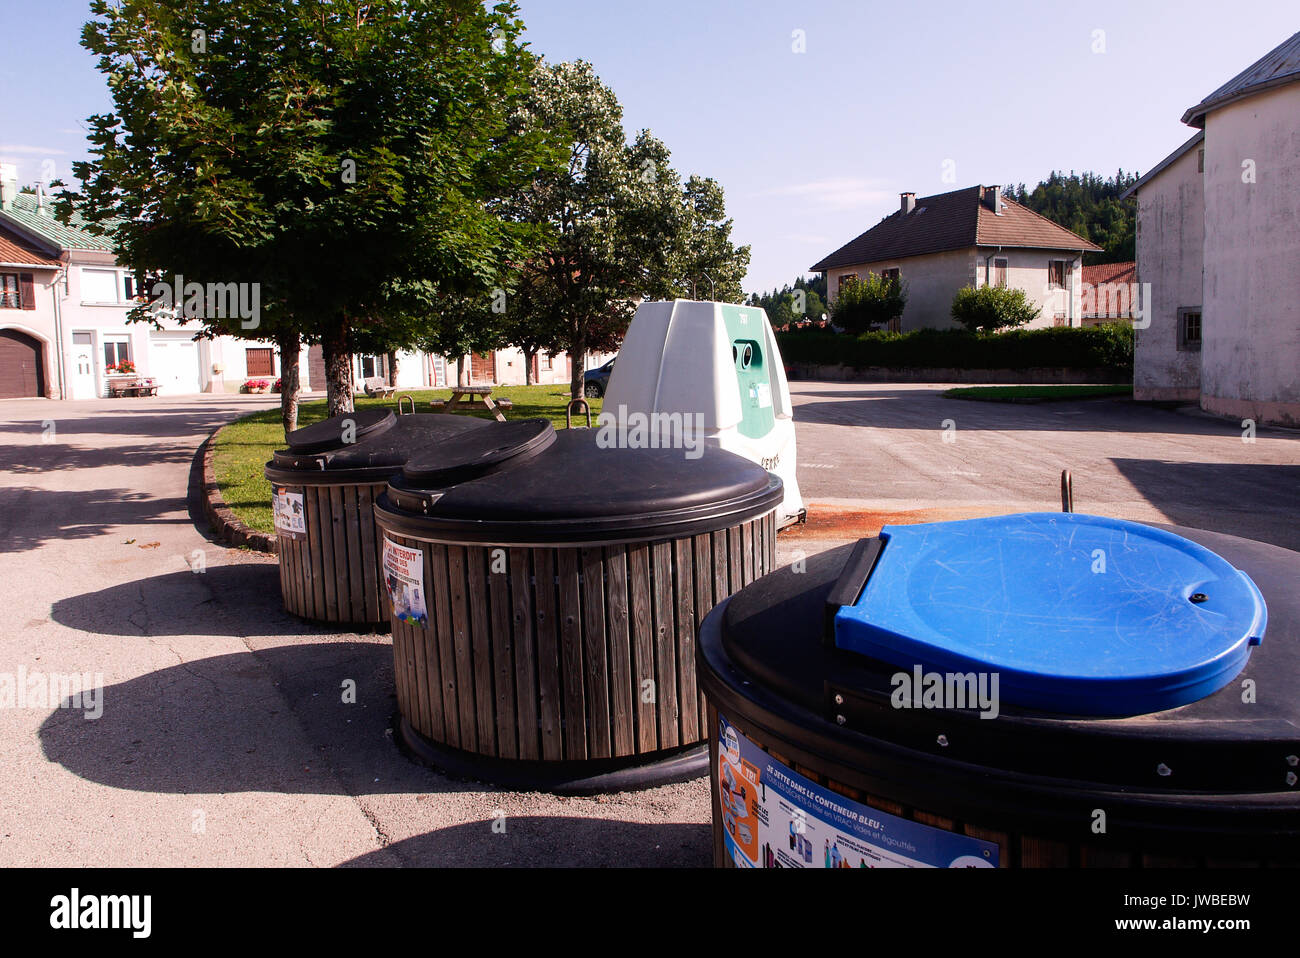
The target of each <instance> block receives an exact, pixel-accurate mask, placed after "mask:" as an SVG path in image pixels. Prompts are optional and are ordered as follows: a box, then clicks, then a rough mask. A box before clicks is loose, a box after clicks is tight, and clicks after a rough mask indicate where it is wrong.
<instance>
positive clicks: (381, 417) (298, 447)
mask: <svg viewBox="0 0 1300 958" xmlns="http://www.w3.org/2000/svg"><path fill="white" fill-rule="evenodd" d="M396 422H397V417H396V416H395V415H393V411H392V410H391V409H358V410H356V411H354V412H347V413H341V414H340V415H337V416H331V417H330V418H329V419H324V420H322V421H320V422H314V423H312V424H311V425H310V426H303V427H302V428H301V429H295V430H294V431H293V432H291V433H289V436H288V443H289V450H290V451H291V452H295V453H298V454H303V453H309V452H329V451H331V450H336V449H343V448H344V447H345V446H348V445H352V444H353V443H356V442H361V441H362V440H364V439H366V438H367V437H370V436H377V435H379V434H380V433H383V432H386V431H387V430H389V429H391V428H393V424H394V423H396ZM349 423H351V426H350V427H349V425H348V424H349ZM349 428H351V430H352V435H353V439H352V440H351V441H350V442H349V441H345V439H344V434H345V433H346V432H347V431H348V429H349Z"/></svg>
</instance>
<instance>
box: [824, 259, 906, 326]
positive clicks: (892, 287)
mask: <svg viewBox="0 0 1300 958" xmlns="http://www.w3.org/2000/svg"><path fill="white" fill-rule="evenodd" d="M906 305H907V287H906V286H905V284H903V283H900V282H899V281H898V280H896V279H885V277H883V276H878V275H877V274H875V273H868V274H867V275H866V276H865V277H862V278H859V279H857V280H854V281H853V282H851V283H849V284H847V285H846V286H845V287H844V288H843V289H841V290H840V291H839V295H837V296H836V297H835V302H833V303H832V304H831V321H832V322H834V323H835V325H836V326H839V327H841V328H843V329H846V330H848V331H849V332H850V333H865V332H869V331H870V330H873V329H876V328H878V327H880V326H884V325H886V324H887V323H888V322H889V321H890V320H891V319H896V318H897V317H899V316H902V315H903V307H904V306H906Z"/></svg>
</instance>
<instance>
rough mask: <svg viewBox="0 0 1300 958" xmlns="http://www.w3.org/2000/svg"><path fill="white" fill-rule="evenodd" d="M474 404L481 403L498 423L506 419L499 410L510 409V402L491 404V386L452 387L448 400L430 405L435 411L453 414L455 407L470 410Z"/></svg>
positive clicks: (505, 400) (436, 401)
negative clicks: (439, 408) (438, 409)
mask: <svg viewBox="0 0 1300 958" xmlns="http://www.w3.org/2000/svg"><path fill="white" fill-rule="evenodd" d="M476 396H477V397H479V398H478V399H477V400H476V399H475V398H474V397H476ZM475 402H481V403H482V404H483V405H484V406H486V407H487V408H488V411H489V412H491V413H492V415H493V416H495V417H496V418H497V421H498V422H505V421H506V417H505V416H504V415H503V414H502V412H501V410H502V409H503V408H505V409H508V408H510V401H509V400H507V399H503V400H501V402H500V403H496V402H493V400H492V387H491V386H453V387H452V390H451V398H450V399H447V400H445V401H444V400H441V399H435V400H433V402H431V403H430V405H431V406H433V407H434V408H435V409H437V408H438V407H441V410H440V411H441V412H455V411H456V409H457V407H460V406H464V407H465V409H470V408H472V407H473V405H474V403H475Z"/></svg>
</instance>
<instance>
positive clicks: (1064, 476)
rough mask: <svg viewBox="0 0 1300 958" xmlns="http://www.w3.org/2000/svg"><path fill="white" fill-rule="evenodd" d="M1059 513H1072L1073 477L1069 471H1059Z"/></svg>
mask: <svg viewBox="0 0 1300 958" xmlns="http://www.w3.org/2000/svg"><path fill="white" fill-rule="evenodd" d="M1061 511H1062V512H1073V511H1074V477H1073V476H1071V475H1070V470H1069V469H1062V470H1061Z"/></svg>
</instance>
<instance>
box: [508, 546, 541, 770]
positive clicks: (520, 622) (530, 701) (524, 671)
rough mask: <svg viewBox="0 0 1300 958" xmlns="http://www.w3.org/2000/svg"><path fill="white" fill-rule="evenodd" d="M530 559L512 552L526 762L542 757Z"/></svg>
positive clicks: (512, 601) (512, 593) (512, 610)
mask: <svg viewBox="0 0 1300 958" xmlns="http://www.w3.org/2000/svg"><path fill="white" fill-rule="evenodd" d="M530 558H531V554H530V552H529V550H527V549H511V550H510V554H509V562H510V624H511V627H512V628H513V630H514V631H513V635H514V650H515V709H516V710H517V713H518V716H519V721H518V724H517V728H518V729H519V757H520V758H522V759H538V758H541V757H542V753H541V737H540V726H539V722H538V706H539V697H538V691H537V640H536V637H535V634H534V619H533V583H532V563H531V562H530V561H529V560H530Z"/></svg>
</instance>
